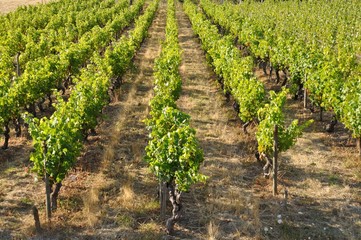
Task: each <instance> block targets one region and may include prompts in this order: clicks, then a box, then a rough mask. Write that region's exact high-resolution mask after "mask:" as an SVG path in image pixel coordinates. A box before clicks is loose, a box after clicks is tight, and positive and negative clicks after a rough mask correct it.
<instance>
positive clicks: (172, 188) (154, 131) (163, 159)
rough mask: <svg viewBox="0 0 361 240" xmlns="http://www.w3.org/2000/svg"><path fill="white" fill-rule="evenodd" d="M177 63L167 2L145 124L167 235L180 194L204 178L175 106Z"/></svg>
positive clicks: (199, 155) (171, 5) (190, 133)
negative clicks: (167, 212) (169, 205)
mask: <svg viewBox="0 0 361 240" xmlns="http://www.w3.org/2000/svg"><path fill="white" fill-rule="evenodd" d="M180 62H181V56H180V47H179V43H178V26H177V20H176V15H175V2H174V0H168V5H167V23H166V39H165V41H164V42H163V43H162V51H161V54H160V56H159V57H158V58H157V59H156V61H155V66H154V97H153V98H152V100H151V101H150V106H151V111H150V118H148V119H147V120H146V125H147V128H148V130H149V131H150V135H149V136H150V139H149V142H148V145H147V147H146V157H145V159H146V161H147V162H148V163H149V166H150V169H151V171H152V172H153V173H154V174H155V175H156V177H157V178H158V180H159V182H160V183H161V184H160V186H162V185H165V186H166V187H165V188H168V192H169V200H170V201H171V203H172V206H173V211H172V217H171V218H169V219H168V220H167V223H166V226H167V231H168V233H170V232H172V231H173V226H174V224H175V222H176V220H178V219H179V217H180V209H181V200H180V196H181V192H183V191H187V190H188V189H189V187H190V185H191V184H193V183H195V182H198V181H202V180H205V176H203V175H201V174H200V173H199V168H200V164H201V162H202V161H203V151H202V150H201V148H200V146H199V143H198V140H197V138H196V136H195V135H196V133H195V130H194V129H193V128H191V127H190V123H189V121H190V116H189V115H187V114H185V113H183V112H182V111H180V110H179V109H178V108H177V106H176V100H177V99H178V98H179V96H180V92H181V85H182V79H181V77H180V74H179V69H178V68H179V65H180ZM161 189H164V187H163V188H162V187H161ZM163 194H164V195H163ZM160 196H165V191H161V194H160ZM164 200H165V198H163V197H161V209H162V214H164V212H163V211H165V207H164V206H165V201H164Z"/></svg>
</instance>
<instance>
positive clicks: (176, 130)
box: [145, 107, 205, 191]
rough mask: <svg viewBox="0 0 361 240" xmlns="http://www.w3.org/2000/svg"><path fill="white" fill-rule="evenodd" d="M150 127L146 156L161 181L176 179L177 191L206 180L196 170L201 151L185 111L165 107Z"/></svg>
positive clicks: (201, 158) (197, 169) (169, 181)
mask: <svg viewBox="0 0 361 240" xmlns="http://www.w3.org/2000/svg"><path fill="white" fill-rule="evenodd" d="M150 127H151V130H152V132H151V135H150V141H149V142H148V145H147V147H146V152H147V155H146V158H145V159H146V161H147V162H148V163H149V165H150V168H151V170H152V171H153V172H154V174H155V175H156V177H157V178H158V179H159V180H160V181H165V182H168V183H171V182H173V181H175V183H176V184H177V185H178V189H179V190H180V191H187V190H188V189H189V187H190V185H191V184H193V183H195V182H198V181H204V180H205V176H203V175H202V174H199V173H198V171H199V167H200V164H201V162H202V161H203V152H202V150H201V148H200V147H199V143H198V141H197V139H196V137H195V130H194V129H192V128H191V127H190V126H189V116H188V115H186V114H184V113H182V112H180V111H179V110H177V109H175V108H171V107H166V108H164V109H163V111H162V114H161V115H160V117H159V118H158V119H156V121H155V124H154V125H152V126H150Z"/></svg>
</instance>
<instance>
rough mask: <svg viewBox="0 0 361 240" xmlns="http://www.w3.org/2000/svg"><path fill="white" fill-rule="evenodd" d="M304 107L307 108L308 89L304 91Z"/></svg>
mask: <svg viewBox="0 0 361 240" xmlns="http://www.w3.org/2000/svg"><path fill="white" fill-rule="evenodd" d="M303 107H304V108H307V90H306V88H304V89H303Z"/></svg>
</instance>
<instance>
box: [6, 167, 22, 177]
mask: <svg viewBox="0 0 361 240" xmlns="http://www.w3.org/2000/svg"><path fill="white" fill-rule="evenodd" d="M18 170H19V169H18V168H16V167H9V168H8V169H6V170H5V171H4V173H5V174H7V175H12V174H16V172H17V171H18Z"/></svg>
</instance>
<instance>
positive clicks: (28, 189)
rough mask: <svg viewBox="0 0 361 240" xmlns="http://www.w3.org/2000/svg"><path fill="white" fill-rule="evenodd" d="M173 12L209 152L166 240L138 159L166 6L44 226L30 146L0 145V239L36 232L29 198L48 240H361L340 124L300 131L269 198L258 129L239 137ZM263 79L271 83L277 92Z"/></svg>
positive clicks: (192, 104)
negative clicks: (258, 158)
mask: <svg viewBox="0 0 361 240" xmlns="http://www.w3.org/2000/svg"><path fill="white" fill-rule="evenodd" d="M180 9H181V6H180V5H178V10H177V17H178V19H179V26H180V36H179V37H180V44H181V47H182V48H183V62H182V66H181V67H180V71H181V74H182V78H183V81H184V83H183V92H182V96H181V98H180V99H179V101H178V105H179V106H180V108H181V109H182V110H184V111H185V112H186V113H188V114H190V115H191V117H192V122H191V124H192V126H193V127H194V128H195V129H196V130H197V136H198V138H199V140H200V144H201V146H202V148H203V150H204V155H205V161H204V164H203V166H202V168H201V171H202V173H204V174H206V175H207V176H209V179H208V180H207V182H206V183H205V184H196V185H195V186H193V187H192V189H191V190H190V191H189V192H187V193H184V194H183V195H182V199H183V204H184V211H183V217H182V219H180V221H179V222H178V223H177V224H176V226H175V229H176V232H175V234H174V236H165V229H164V220H162V219H160V218H159V213H158V211H159V203H158V201H157V193H156V189H157V182H156V180H155V179H154V177H153V175H152V174H150V173H149V170H148V169H147V166H146V164H145V163H144V162H143V161H142V156H143V155H144V147H145V146H146V140H147V132H146V130H145V126H144V124H143V123H142V120H143V119H144V118H145V117H146V116H147V114H148V111H149V108H148V101H149V99H150V97H151V95H152V91H151V89H152V71H151V69H152V66H153V61H154V58H155V57H156V56H158V54H159V50H160V49H159V43H160V40H161V39H162V38H163V37H164V32H163V31H164V25H165V4H164V2H163V3H162V5H161V11H160V12H159V15H158V16H157V18H156V19H155V21H154V24H153V26H152V28H151V29H150V35H149V36H150V38H149V39H148V40H146V41H145V43H144V45H143V47H142V48H141V50H140V51H139V53H138V55H137V57H136V58H135V60H134V65H135V70H134V69H133V70H132V71H129V72H128V73H127V74H126V76H125V77H124V79H125V83H124V84H123V86H122V87H121V89H120V90H119V96H118V97H117V99H118V100H117V101H115V102H114V103H112V104H110V106H109V107H107V108H106V109H105V114H106V115H107V116H108V117H107V118H105V120H104V121H103V122H102V123H101V124H100V126H99V128H98V129H97V132H98V136H95V137H94V136H93V137H90V138H89V142H88V143H87V144H86V145H85V149H84V153H83V155H82V156H81V157H80V158H79V160H78V165H77V167H76V168H75V169H74V170H73V171H72V172H71V173H70V174H69V176H68V177H67V178H66V180H65V181H64V183H63V187H62V190H61V192H60V199H59V209H58V211H57V212H55V213H54V216H53V220H52V223H51V224H48V223H46V222H45V214H44V196H43V194H38V193H43V190H44V186H43V183H42V182H41V181H38V182H36V183H35V184H34V176H33V175H32V174H31V173H30V172H29V166H30V163H29V161H28V156H29V152H30V149H31V146H30V145H31V143H30V142H29V141H28V140H26V139H25V138H24V137H23V138H19V139H16V138H11V142H10V146H11V148H10V149H9V150H7V151H2V150H0V151H1V152H0V176H1V177H0V215H1V218H0V229H4V230H5V231H0V239H11V238H16V239H26V238H29V237H33V236H34V228H33V219H32V215H31V212H30V210H31V206H32V205H33V204H35V205H36V206H38V208H39V211H40V214H41V221H42V223H43V228H44V232H45V234H46V236H50V237H51V238H52V239H61V238H69V239H70V238H74V239H75V238H78V239H151V240H153V239H308V238H309V237H310V238H311V239H361V222H360V220H359V219H360V218H361V208H360V206H359V203H360V202H361V197H360V196H361V189H360V188H361V184H360V181H361V165H360V161H359V160H358V159H357V158H356V157H355V151H354V148H353V147H354V142H353V141H350V140H349V138H348V133H347V131H345V129H344V128H343V126H340V125H338V126H337V127H336V132H335V133H334V134H326V133H324V132H323V130H322V129H323V125H324V123H322V122H319V121H316V122H315V124H313V125H312V126H311V127H310V128H309V129H307V131H306V133H305V134H304V136H303V137H302V138H301V139H299V141H298V143H297V144H296V146H295V147H293V148H292V149H291V150H289V151H288V152H286V153H283V154H281V156H280V163H281V165H280V171H279V173H280V186H279V189H280V193H281V194H280V195H279V196H276V197H273V196H272V195H271V193H272V191H271V186H272V184H271V181H270V180H269V179H265V178H263V176H262V169H261V166H260V165H259V164H258V163H256V162H255V159H254V155H253V154H254V151H255V140H254V133H255V132H254V131H255V129H254V128H252V127H251V128H250V129H249V132H250V134H249V135H246V134H244V133H243V132H242V129H241V124H240V122H239V120H238V119H237V116H236V114H235V113H234V112H233V110H232V107H231V104H232V103H231V102H226V101H225V98H224V96H223V94H222V91H221V90H219V86H218V85H217V84H216V83H215V76H214V75H213V74H212V70H211V69H210V68H209V67H208V66H207V63H206V62H205V55H204V53H203V52H202V50H201V48H200V43H199V42H198V40H197V39H196V37H194V36H193V33H192V30H191V27H190V24H189V21H188V20H187V18H186V16H185V15H184V13H182V12H181V11H180ZM258 74H259V73H258ZM259 76H260V78H261V79H262V80H263V81H265V82H266V83H267V84H268V85H267V87H268V88H277V87H278V86H274V85H272V84H273V83H271V82H267V81H266V80H265V77H264V76H262V74H259ZM299 105H300V104H299V103H297V102H293V101H291V100H289V101H288V105H287V108H288V109H287V116H288V118H294V117H297V118H301V120H302V121H304V120H307V119H309V118H317V116H318V115H317V113H315V114H311V113H310V112H309V111H306V110H303V109H302V108H300V106H299ZM325 117H326V119H328V118H330V115H329V114H328V113H326V115H325ZM286 188H287V189H288V192H289V195H288V201H287V205H286V207H285V206H284V204H283V203H284V198H283V197H282V193H283V191H284V189H286ZM168 210H169V213H170V207H168ZM278 215H281V216H282V220H283V222H282V224H278V223H277V216H278ZM265 229H267V231H266V230H265ZM38 237H40V238H41V237H42V236H38Z"/></svg>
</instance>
